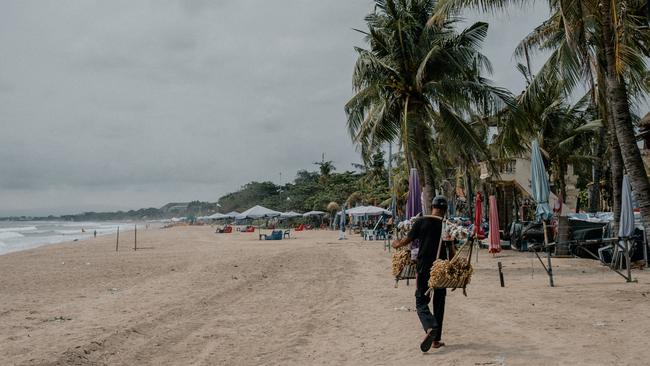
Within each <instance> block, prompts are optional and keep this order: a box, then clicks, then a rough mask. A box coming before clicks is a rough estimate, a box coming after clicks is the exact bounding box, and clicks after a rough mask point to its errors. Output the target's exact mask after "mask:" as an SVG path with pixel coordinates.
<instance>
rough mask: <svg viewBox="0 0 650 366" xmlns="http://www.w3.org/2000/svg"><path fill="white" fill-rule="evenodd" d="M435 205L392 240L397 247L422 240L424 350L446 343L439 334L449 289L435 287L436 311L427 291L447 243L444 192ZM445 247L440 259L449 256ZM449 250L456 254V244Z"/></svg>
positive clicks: (418, 297) (419, 295)
mask: <svg viewBox="0 0 650 366" xmlns="http://www.w3.org/2000/svg"><path fill="white" fill-rule="evenodd" d="M432 206H433V208H432V210H431V216H423V217H422V218H419V219H417V220H416V221H415V222H414V223H413V226H412V227H411V231H409V233H408V236H407V237H406V238H404V239H402V240H396V241H395V242H393V248H395V249H397V248H400V247H403V246H405V245H408V244H409V243H411V242H412V241H415V240H418V241H419V242H420V246H419V250H418V254H417V265H416V269H417V273H416V280H415V281H416V290H415V307H416V310H417V314H418V317H419V318H420V323H422V328H424V331H425V332H426V336H425V337H424V339H423V340H422V342H421V343H420V350H422V352H427V351H428V350H430V349H431V347H432V346H433V348H440V347H442V346H444V345H445V344H444V343H443V342H441V341H440V338H441V336H442V321H443V317H444V314H445V298H446V296H447V289H444V288H436V289H433V313H431V310H430V309H429V303H430V302H431V296H430V295H427V291H428V290H429V283H428V282H429V277H430V274H431V267H432V266H433V262H434V261H435V260H436V257H437V255H438V246H439V245H441V244H442V245H445V244H446V242H443V241H441V236H442V233H443V222H444V219H443V218H444V216H445V213H446V212H447V199H446V198H445V197H444V196H436V197H435V198H434V199H433V202H432ZM442 249H444V248H441V250H440V258H439V259H447V251H446V250H442ZM450 251H451V256H452V257H453V255H454V254H455V248H454V247H453V245H452V246H451V248H450Z"/></svg>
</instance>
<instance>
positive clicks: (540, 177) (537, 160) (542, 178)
mask: <svg viewBox="0 0 650 366" xmlns="http://www.w3.org/2000/svg"><path fill="white" fill-rule="evenodd" d="M530 160H531V162H530V167H531V168H530V169H531V172H530V178H531V179H530V184H531V189H532V191H533V198H534V199H535V202H537V210H535V217H536V218H537V220H541V221H542V224H543V227H544V244H545V246H548V236H547V232H546V220H548V219H550V218H551V216H552V214H553V213H552V212H551V207H550V206H549V204H548V197H549V196H550V188H549V184H548V174H547V173H546V168H545V167H544V160H542V151H541V150H540V148H539V142H538V141H537V140H533V146H532V151H531V157H530ZM535 255H537V258H538V259H539V255H538V254H537V252H535ZM546 259H547V261H548V267H544V269H545V270H546V273H547V274H548V277H549V282H550V285H551V287H553V286H554V284H553V269H552V267H551V250H550V249H548V251H547V255H546ZM539 260H540V262H542V260H541V259H539ZM543 264H544V262H542V265H543Z"/></svg>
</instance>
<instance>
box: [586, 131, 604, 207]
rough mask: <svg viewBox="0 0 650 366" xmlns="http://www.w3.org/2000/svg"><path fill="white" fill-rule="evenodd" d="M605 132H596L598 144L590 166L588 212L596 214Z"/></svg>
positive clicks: (598, 205) (601, 174)
mask: <svg viewBox="0 0 650 366" xmlns="http://www.w3.org/2000/svg"><path fill="white" fill-rule="evenodd" d="M606 135H607V130H606V129H605V128H600V129H599V130H598V144H597V146H596V151H594V158H595V159H596V160H594V161H593V162H592V163H591V164H592V165H591V180H592V182H593V183H592V185H591V187H590V188H589V212H597V211H599V210H600V180H601V179H602V176H603V166H602V160H601V157H602V156H603V155H605V136H606Z"/></svg>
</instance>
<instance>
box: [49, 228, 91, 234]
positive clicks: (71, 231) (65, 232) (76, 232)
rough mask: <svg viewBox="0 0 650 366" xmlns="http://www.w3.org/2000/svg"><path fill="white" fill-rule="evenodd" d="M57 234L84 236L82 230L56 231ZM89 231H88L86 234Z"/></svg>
mask: <svg viewBox="0 0 650 366" xmlns="http://www.w3.org/2000/svg"><path fill="white" fill-rule="evenodd" d="M56 232H57V233H59V234H61V235H73V234H84V233H82V232H81V229H78V230H56ZM87 233H88V231H86V234H87Z"/></svg>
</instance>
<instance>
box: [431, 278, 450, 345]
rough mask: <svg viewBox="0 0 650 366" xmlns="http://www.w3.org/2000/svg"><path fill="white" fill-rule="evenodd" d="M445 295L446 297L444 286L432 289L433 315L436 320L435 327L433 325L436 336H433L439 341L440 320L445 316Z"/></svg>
mask: <svg viewBox="0 0 650 366" xmlns="http://www.w3.org/2000/svg"><path fill="white" fill-rule="evenodd" d="M446 297H447V289H446V288H439V289H435V290H433V316H434V318H435V321H436V327H434V330H435V332H436V336H435V338H434V340H435V341H440V337H442V321H443V319H444V317H445V298H446Z"/></svg>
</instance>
